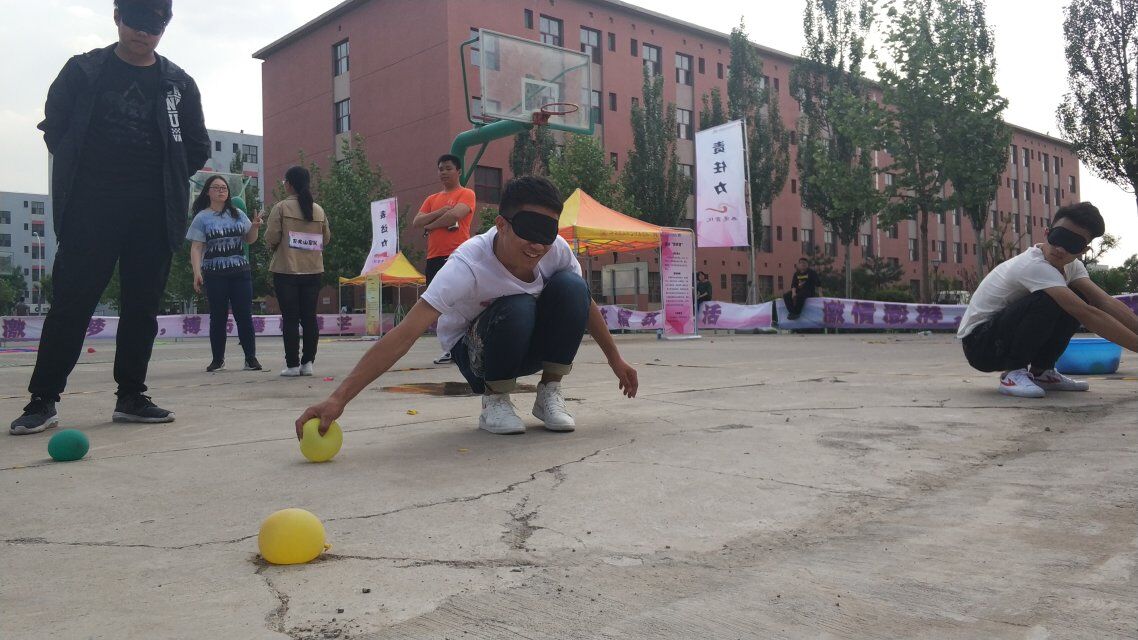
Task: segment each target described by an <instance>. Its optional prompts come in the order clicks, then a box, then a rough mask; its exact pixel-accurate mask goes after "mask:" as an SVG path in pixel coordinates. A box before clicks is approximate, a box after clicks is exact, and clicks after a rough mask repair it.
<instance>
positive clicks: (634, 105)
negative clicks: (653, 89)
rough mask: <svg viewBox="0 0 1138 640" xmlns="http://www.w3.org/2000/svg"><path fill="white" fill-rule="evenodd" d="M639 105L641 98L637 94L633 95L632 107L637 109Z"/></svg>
mask: <svg viewBox="0 0 1138 640" xmlns="http://www.w3.org/2000/svg"><path fill="white" fill-rule="evenodd" d="M639 106H640V98H637V97H636V96H632V108H633V109H636V108H638V107H639Z"/></svg>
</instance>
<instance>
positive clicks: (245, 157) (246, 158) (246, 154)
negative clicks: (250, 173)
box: [241, 144, 259, 164]
mask: <svg viewBox="0 0 1138 640" xmlns="http://www.w3.org/2000/svg"><path fill="white" fill-rule="evenodd" d="M258 155H259V154H258V149H257V145H255V144H243V145H241V162H248V163H250V164H257V157H258Z"/></svg>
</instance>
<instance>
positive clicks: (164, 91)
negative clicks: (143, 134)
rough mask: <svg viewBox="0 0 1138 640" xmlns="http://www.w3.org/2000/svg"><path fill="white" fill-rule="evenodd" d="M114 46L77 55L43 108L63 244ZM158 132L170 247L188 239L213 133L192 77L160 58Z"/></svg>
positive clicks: (54, 202)
mask: <svg viewBox="0 0 1138 640" xmlns="http://www.w3.org/2000/svg"><path fill="white" fill-rule="evenodd" d="M114 49H115V45H111V46H109V47H104V48H102V49H92V50H91V51H88V52H87V53H83V54H80V55H77V56H73V57H72V58H71V59H70V60H68V61H67V64H65V65H63V70H62V71H60V72H59V76H58V77H56V79H55V81H54V82H52V83H51V89H49V90H48V92H47V103H46V105H45V106H44V113H45V117H44V121H43V122H41V123H40V124H39V128H40V129H41V130H42V131H43V139H44V142H46V143H47V150H48V152H50V153H51V155H52V172H51V196H52V206H53V213H54V220H53V223H54V225H55V235H56V237H57V238H58V239H59V240H60V241H61V242H62V241H63V238H64V237H65V235H66V233H67V220H68V218H69V217H70V216H72V215H76V214H75V212H74V210H73V209H74V208H73V207H71V206H70V204H71V203H70V196H71V190H72V187H73V186H74V185H75V172H76V171H77V169H78V167H79V158H80V154H82V153H83V144H84V142H85V140H86V139H87V129H88V127H89V126H90V124H91V112H92V110H93V108H94V104H95V100H94V99H95V89H96V85H97V83H98V81H99V75H100V74H101V73H102V70H103V66H104V65H105V64H106V63H107V61H108V60H109V56H113V55H115V53H114ZM157 64H158V75H159V79H160V80H159V82H160V84H159V89H160V90H159V92H158V103H159V104H158V109H157V114H158V131H159V133H160V137H161V138H162V142H163V147H164V148H165V153H164V159H165V161H164V162H163V167H162V178H163V186H164V188H165V189H164V190H165V194H166V198H165V200H166V235H167V239H168V240H169V243H170V249H171V251H177V249H178V247H180V246H181V244H182V242H184V240H185V237H186V223H187V218H188V217H189V202H190V183H189V179H190V177H191V176H193V175H194V173H196V172H197V170H198V169H201V168H202V167H203V166H205V163H206V161H207V160H209V157H210V141H209V134H208V133H207V132H206V129H205V119H204V117H203V116H202V99H201V93H199V92H198V86H197V84H195V83H194V79H193V78H191V77H190V76H189V74H187V73H186V72H185V71H182V69H181V68H180V67H178V65H176V64H174V63H173V62H170V61H169V60H167V59H166V58H164V57H162V56H158V63H157Z"/></svg>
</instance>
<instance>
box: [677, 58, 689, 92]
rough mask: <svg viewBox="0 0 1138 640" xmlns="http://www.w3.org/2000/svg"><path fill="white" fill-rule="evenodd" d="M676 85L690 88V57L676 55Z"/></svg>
mask: <svg viewBox="0 0 1138 640" xmlns="http://www.w3.org/2000/svg"><path fill="white" fill-rule="evenodd" d="M676 83H677V84H684V85H687V86H689V87H690V86H691V84H692V77H691V56H688V55H684V54H682V53H677V54H676Z"/></svg>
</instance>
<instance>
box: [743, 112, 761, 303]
mask: <svg viewBox="0 0 1138 640" xmlns="http://www.w3.org/2000/svg"><path fill="white" fill-rule="evenodd" d="M743 160H744V162H743V167H744V169H745V172H746V184H747V189H746V191H744V193H745V194H746V196H747V245H748V246H750V247H751V260H750V263H751V268H750V276H749V281H748V283H747V304H756V303H757V302H758V301H759V299H758V295H757V294H756V291H755V229H754V225H755V220H754V217H753V215H752V212H751V150H750V149H749V148H748V145H747V118H746V117H744V118H743ZM759 215H760V216H761V215H762V213H761V212H760V213H759Z"/></svg>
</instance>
